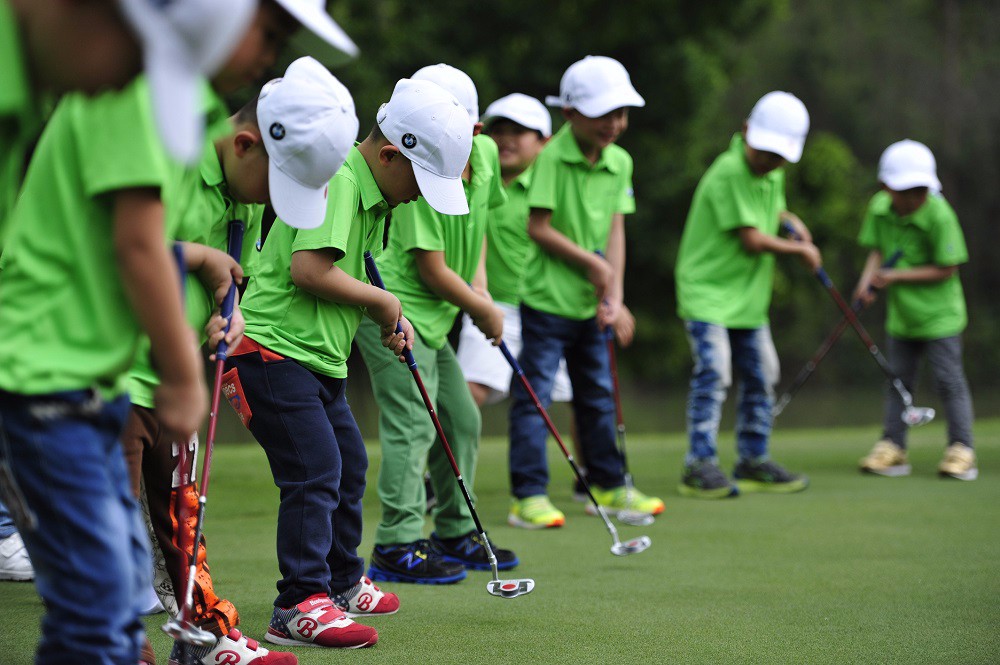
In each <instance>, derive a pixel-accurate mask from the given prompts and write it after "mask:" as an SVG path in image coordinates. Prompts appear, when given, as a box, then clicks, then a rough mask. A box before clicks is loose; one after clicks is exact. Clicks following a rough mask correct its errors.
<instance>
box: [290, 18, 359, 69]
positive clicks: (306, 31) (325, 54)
mask: <svg viewBox="0 0 1000 665" xmlns="http://www.w3.org/2000/svg"><path fill="white" fill-rule="evenodd" d="M279 4H280V5H281V7H282V8H283V9H284V10H285V11H287V12H288V13H289V14H291V15H292V16H294V17H295V18H296V19H297V20H298V22H299V23H301V24H302V28H303V29H302V30H299V31H298V32H297V33H296V34H295V36H294V37H293V38H292V41H293V43H294V44H295V47H296V48H297V49H298V50H300V51H301V52H302V53H303V55H311V56H312V57H314V58H316V59H317V60H319V61H320V62H321V63H323V64H324V65H326V66H328V67H331V66H335V65H340V64H343V63H345V62H347V61H348V60H350V59H351V58H353V57H355V56H357V55H358V46H357V44H355V43H354V42H353V41H352V40H351V38H350V37H348V36H347V33H346V32H344V29H343V28H341V27H340V26H339V25H337V23H336V21H334V20H333V19H332V18H330V15H329V14H327V13H326V12H325V11H324V10H323V8H322V5H320V6H313V5H308V6H303V5H302V3H295V4H291V3H289V4H285V3H279Z"/></svg>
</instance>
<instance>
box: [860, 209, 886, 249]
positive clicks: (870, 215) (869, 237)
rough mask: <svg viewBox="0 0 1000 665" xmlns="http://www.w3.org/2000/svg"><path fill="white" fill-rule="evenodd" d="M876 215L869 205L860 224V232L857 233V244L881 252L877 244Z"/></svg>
mask: <svg viewBox="0 0 1000 665" xmlns="http://www.w3.org/2000/svg"><path fill="white" fill-rule="evenodd" d="M876 218H877V217H876V215H875V211H874V210H872V206H871V204H869V205H868V208H867V210H865V218H864V219H863V220H862V222H861V231H860V232H859V233H858V244H859V245H861V246H862V247H864V248H866V249H875V250H879V251H881V249H882V248H881V247H880V246H879V242H878V230H877V228H876V224H877V222H876Z"/></svg>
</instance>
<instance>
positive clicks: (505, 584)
mask: <svg viewBox="0 0 1000 665" xmlns="http://www.w3.org/2000/svg"><path fill="white" fill-rule="evenodd" d="M365 272H366V273H368V279H369V281H371V283H372V285H374V286H375V287H377V288H380V289H382V290H383V291H384V290H385V283H384V282H383V281H382V276H381V275H380V274H379V271H378V266H376V265H375V259H374V257H372V254H371V252H365ZM396 332H403V327H402V326H401V325H400V324H398V323H397V324H396ZM403 357H404V358H405V359H406V366H407V367H409V368H410V374H412V375H413V380H414V381H415V382H416V384H417V390H419V391H420V397H421V398H422V399H423V400H424V406H425V407H427V413H428V414H430V417H431V422H433V423H434V429H435V430H436V431H437V435H438V438H439V439H440V440H441V445H442V446H444V452H445V454H446V455H447V456H448V461H449V462H450V463H451V469H452V471H453V472H454V473H455V479H456V480H457V481H458V486H459V488H460V489H461V490H462V496H463V497H464V498H465V504H466V505H467V506H468V507H469V512H470V513H471V514H472V520H473V521H474V522H475V523H476V531H477V532H478V533H479V537H480V538H482V540H483V545H484V546H485V547H486V557H487V559H488V560H489V562H490V571H491V572H492V573H493V579H492V580H491V581H490V582H488V583H487V584H486V591H488V592H489V593H490V595H493V596H497V597H499V598H517V597H518V596H523V595H525V594H528V593H531V592H532V591H533V590H534V588H535V580H532V579H527V578H524V579H513V580H501V579H500V573H499V570H498V569H497V557H496V555H495V554H494V553H493V545H492V544H491V543H490V539H489V538H487V536H486V531H485V530H484V529H483V524H482V522H480V521H479V515H478V513H476V507H475V505H473V503H472V496H471V495H470V494H469V489H468V488H467V487H466V486H465V479H464V478H462V471H461V470H460V469H459V468H458V462H456V461H455V455H454V454H452V452H451V445H450V444H449V443H448V438H447V437H446V436H445V434H444V429H443V428H442V427H441V421H440V420H439V419H438V417H437V413H436V412H435V411H434V404H433V402H431V398H430V395H428V394H427V388H425V387H424V381H423V379H421V378H420V372H419V371H418V369H417V361H416V360H415V359H414V358H413V353H412V352H411V351H410V350H409V349H405V348H404V349H403Z"/></svg>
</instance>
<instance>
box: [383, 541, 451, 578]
mask: <svg viewBox="0 0 1000 665" xmlns="http://www.w3.org/2000/svg"><path fill="white" fill-rule="evenodd" d="M368 577H369V578H371V579H372V580H375V581H377V582H409V583H411V584H452V583H453V582H458V581H460V580H464V579H465V567H464V566H463V565H462V564H460V563H455V562H453V561H447V560H446V559H445V558H444V557H443V556H441V555H440V554H438V553H437V551H436V550H435V549H434V546H433V545H432V544H431V542H430V541H429V540H418V541H416V542H413V543H403V544H401V545H376V546H375V549H374V550H373V551H372V558H371V563H370V564H369V566H368Z"/></svg>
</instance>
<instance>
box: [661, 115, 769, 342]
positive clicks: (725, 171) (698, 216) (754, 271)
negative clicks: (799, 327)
mask: <svg viewBox="0 0 1000 665" xmlns="http://www.w3.org/2000/svg"><path fill="white" fill-rule="evenodd" d="M743 146H744V143H743V138H742V137H741V136H740V135H739V134H737V135H735V136H734V137H733V140H732V142H731V143H730V144H729V150H727V151H726V152H724V153H722V154H721V155H720V156H719V157H717V158H716V160H715V161H714V162H713V163H712V165H711V166H710V167H708V171H706V172H705V175H704V176H702V178H701V182H699V183H698V187H697V188H696V189H695V192H694V199H693V200H692V201H691V210H690V211H689V212H688V217H687V222H686V223H685V224H684V232H683V234H682V235H681V246H680V250H679V251H678V253H677V264H676V268H675V277H676V284H677V313H678V315H679V316H680V317H681V318H682V319H684V320H685V321H704V322H706V323H714V324H717V325H720V326H725V327H727V328H760V327H761V326H764V325H766V324H767V322H768V309H769V307H770V305H771V291H772V290H773V282H774V254H773V253H771V252H760V253H757V254H752V253H750V252H748V251H747V250H746V249H745V248H744V247H743V244H742V243H741V242H740V236H739V230H740V229H741V228H744V227H752V228H755V229H757V230H758V231H760V232H761V233H764V234H767V235H770V236H774V235H777V234H778V226H779V223H780V220H779V216H780V214H781V212H782V211H783V210H785V207H786V204H785V172H784V170H783V169H775V170H774V171H771V172H770V173H768V174H766V175H763V176H758V175H756V174H754V172H753V171H751V170H750V165H749V164H748V163H747V160H746V155H745V152H744V147H743Z"/></svg>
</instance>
